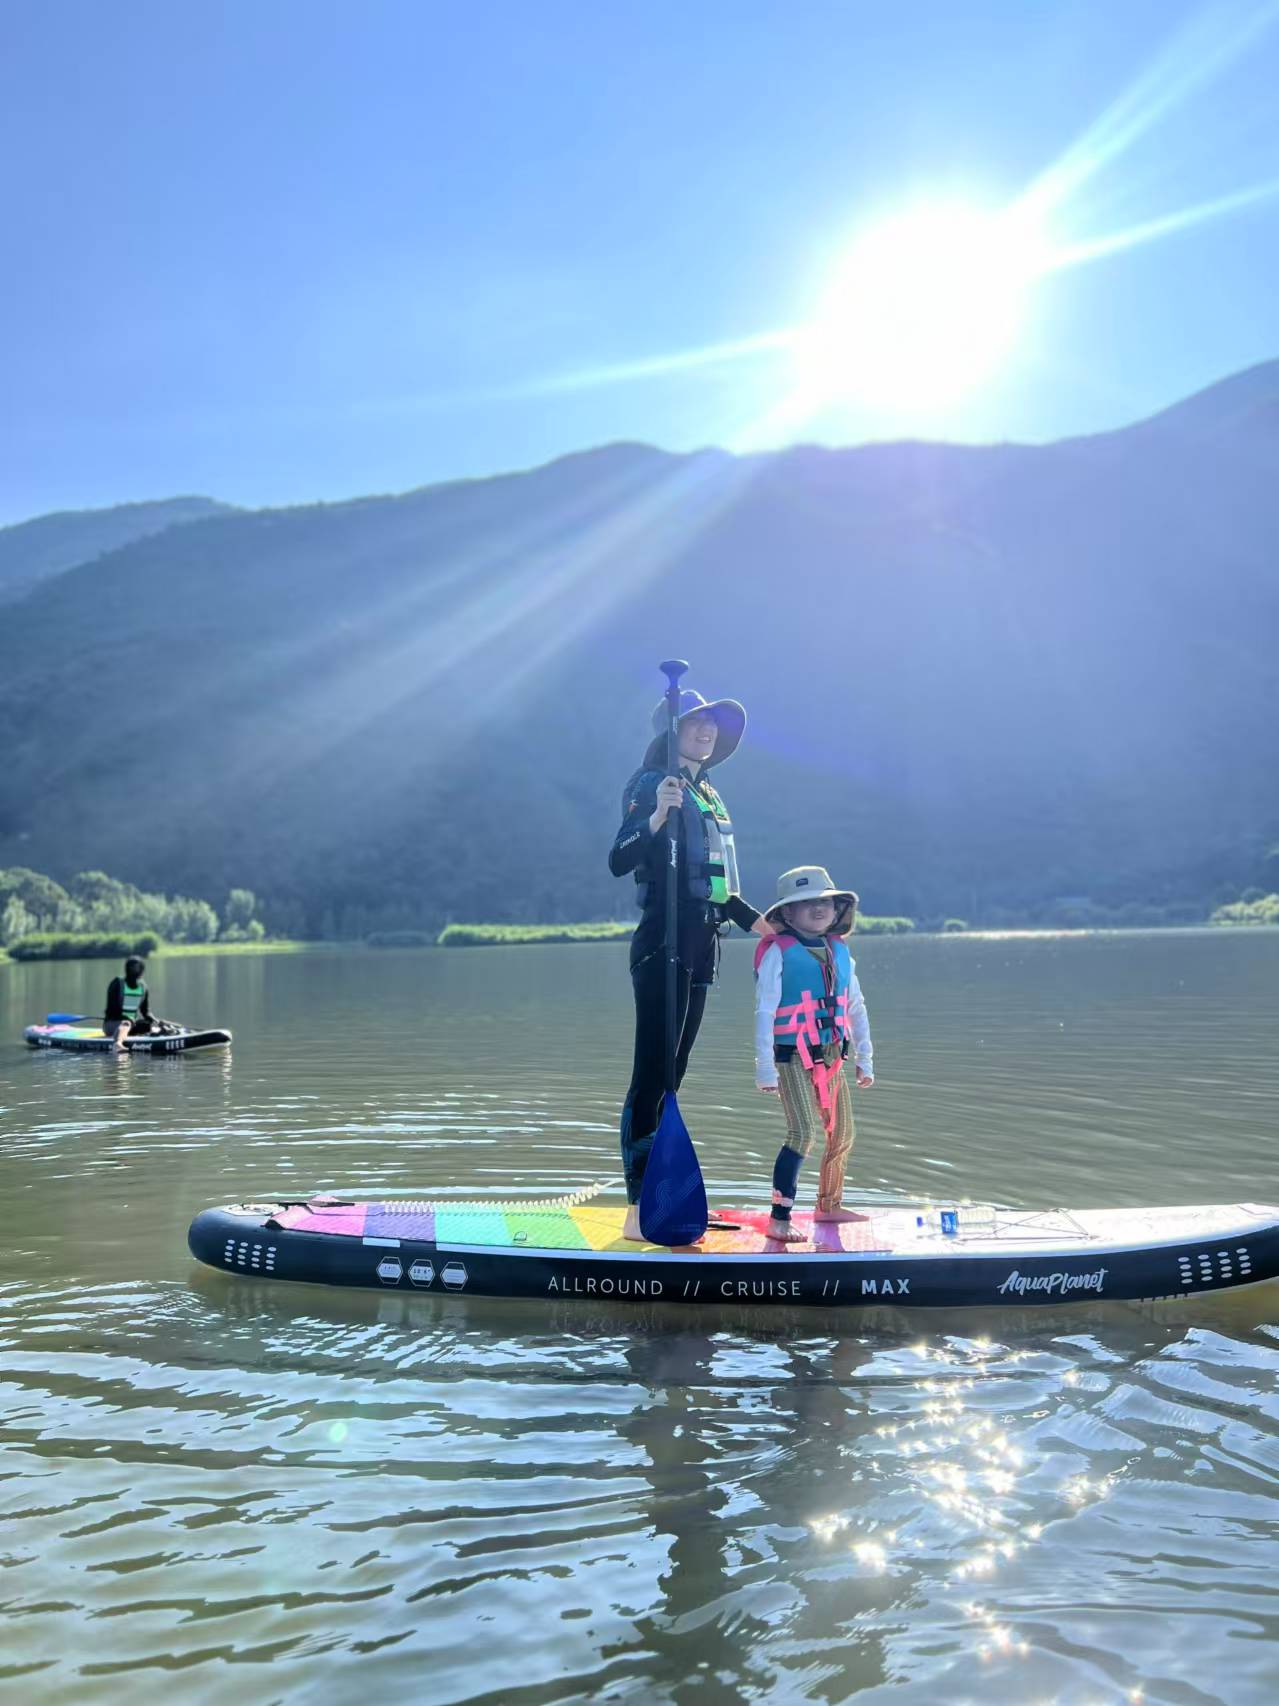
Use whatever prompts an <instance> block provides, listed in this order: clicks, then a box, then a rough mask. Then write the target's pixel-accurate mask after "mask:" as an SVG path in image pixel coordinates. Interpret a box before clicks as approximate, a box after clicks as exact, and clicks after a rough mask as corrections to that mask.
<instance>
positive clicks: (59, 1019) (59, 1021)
mask: <svg viewBox="0 0 1279 1706" xmlns="http://www.w3.org/2000/svg"><path fill="white" fill-rule="evenodd" d="M86 1017H87V1015H86V1014H84V1013H49V1014H47V1015H46V1017H45V1021H44V1022H45V1024H46V1025H78V1024H79V1023H80V1021H81V1020H82V1019H84V1018H86Z"/></svg>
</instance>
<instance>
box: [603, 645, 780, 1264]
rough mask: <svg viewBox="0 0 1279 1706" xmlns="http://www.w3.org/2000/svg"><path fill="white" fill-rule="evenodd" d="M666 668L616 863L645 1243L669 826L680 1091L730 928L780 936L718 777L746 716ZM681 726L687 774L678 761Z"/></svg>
mask: <svg viewBox="0 0 1279 1706" xmlns="http://www.w3.org/2000/svg"><path fill="white" fill-rule="evenodd" d="M662 668H663V670H665V671H667V674H668V679H669V680H670V682H671V689H670V692H669V693H668V695H667V698H666V699H663V700H662V701H661V702H660V703H659V704H658V706H657V709H656V710H655V711H654V713H653V728H654V730H655V731H656V733H655V738H654V739H653V741H652V742H651V744H650V745H649V748H648V750H647V751H646V752H645V754H644V760H643V763H642V764H641V766H640V768H639V769H638V770H637V771H636V772H635V774H634V775H633V776H632V777H631V779H630V781H629V782H628V783H627V784H626V787H625V790H624V791H623V795H622V826H621V828H620V829H619V830H618V832H617V835H616V836H615V837H614V840H613V846H612V848H611V849H610V852H609V856H608V864H609V869H610V870H611V871H612V873H613V875H614V876H615V877H624V876H628V875H631V874H632V873H633V874H634V877H635V881H636V883H637V884H638V886H639V900H640V921H639V924H638V925H637V927H636V930H635V934H634V936H633V937H632V938H631V958H630V964H631V985H632V988H633V991H634V996H635V1054H634V1063H633V1066H632V1069H631V1082H630V1087H629V1089H628V1090H627V1092H626V1100H625V1103H624V1104H623V1107H622V1120H621V1135H622V1166H623V1169H624V1171H625V1174H626V1199H627V1204H628V1207H627V1211H626V1221H625V1225H624V1227H623V1236H625V1237H627V1238H631V1239H636V1240H639V1239H641V1238H642V1237H643V1234H642V1233H641V1230H640V1212H639V1204H640V1198H641V1195H642V1194H643V1186H644V1175H645V1171H646V1169H647V1166H648V1160H649V1155H650V1152H651V1151H652V1147H653V1137H654V1134H655V1132H656V1130H657V1125H658V1120H659V1118H660V1116H661V1113H662V1104H663V1099H664V1092H665V1087H666V1078H667V1061H666V1054H667V1000H666V986H667V969H668V956H667V953H666V926H667V888H668V882H669V878H670V871H671V837H670V835H669V833H668V820H673V823H674V844H675V885H676V887H675V907H674V919H675V925H674V936H675V943H676V952H675V954H674V956H673V957H674V959H675V961H676V966H675V973H674V977H673V983H674V989H675V999H674V1088H676V1089H678V1087H679V1085H680V1083H681V1082H682V1081H683V1078H684V1074H685V1072H686V1071H687V1069H688V1061H689V1056H690V1054H691V1053H692V1049H693V1044H694V1043H695V1042H696V1040H697V1033H698V1030H699V1028H700V1026H701V1023H702V1014H703V1011H704V1009H705V1006H706V996H707V992H708V991H709V989H710V987H711V985H712V983H714V981H715V974H716V969H717V959H718V954H717V948H718V942H717V938H718V935H719V931H720V928H721V926H723V925H724V924H726V923H732V924H737V925H739V926H740V927H741V928H742V929H743V930H753V931H755V932H756V934H758V935H761V936H769V935H771V934H772V927H771V925H769V924H767V923H766V922H765V921H764V919H763V918H762V917H761V915H760V913H759V912H757V911H756V909H755V908H754V907H753V906H750V905H748V904H747V902H746V901H745V900H743V899H742V896H741V893H740V888H739V883H738V875H737V855H736V851H735V849H734V845H733V825H732V821H731V819H730V818H729V815H728V809H727V807H726V806H725V804H724V802H723V800H722V799H721V797H720V795H719V793H718V791H717V790H716V789H715V788H714V787H713V786H712V785H711V781H710V775H709V773H710V771H711V770H712V769H714V768H715V767H716V766H718V765H721V764H723V763H724V762H725V760H726V759H728V758H731V757H732V755H733V753H734V752H736V750H737V747H738V744H739V742H740V741H741V738H742V734H743V731H744V730H745V727H746V712H745V711H744V710H743V709H742V707H741V706H740V705H739V704H738V703H737V701H736V700H735V699H717V700H714V701H712V702H710V703H708V702H707V701H706V700H705V699H703V697H702V696H701V694H700V693H695V692H694V691H693V690H692V689H691V688H687V687H686V688H683V689H682V690H681V689H679V688H678V687H677V682H678V674H679V673H680V672H682V671H683V668H684V665H683V664H682V663H681V664H677V665H675V664H673V665H669V666H668V665H666V664H663V666H662ZM672 672H674V673H672ZM668 700H669V701H670V702H671V703H670V705H669V706H668ZM676 706H677V709H676V708H675V707H676ZM672 719H673V720H674V725H675V726H674V745H675V746H676V747H677V749H678V752H677V760H676V761H677V763H678V774H675V773H674V772H673V766H672V762H671V758H670V757H668V729H669V726H670V723H671V721H672ZM699 1184H700V1181H699Z"/></svg>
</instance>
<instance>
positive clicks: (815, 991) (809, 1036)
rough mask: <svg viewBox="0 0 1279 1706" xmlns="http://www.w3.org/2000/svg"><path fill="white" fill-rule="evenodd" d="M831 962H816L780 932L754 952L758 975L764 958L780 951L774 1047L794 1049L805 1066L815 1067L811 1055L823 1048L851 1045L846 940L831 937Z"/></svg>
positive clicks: (849, 968)
mask: <svg viewBox="0 0 1279 1706" xmlns="http://www.w3.org/2000/svg"><path fill="white" fill-rule="evenodd" d="M826 942H827V944H828V946H829V948H830V959H829V961H827V962H825V963H820V964H819V962H818V959H817V956H816V955H815V954H813V953H812V952H811V951H810V950H809V949H808V948H806V947H805V945H804V944H803V943H802V942H801V941H799V940H798V938H796V937H795V936H791V935H788V934H786V933H785V932H780V933H779V934H777V935H775V936H766V937H765V938H764V940H763V941H762V942H761V943H760V945H759V947H758V948H757V949H756V950H755V969H756V970H757V971H758V970H759V967H760V965H761V964H762V963H763V959H764V955H765V954H766V953H768V952H769V950H770V949H772V948H777V949H778V950H779V951H780V953H781V955H782V994H781V999H780V1001H779V1002H778V1003H777V1012H776V1013H775V1014H774V1016H773V1043H774V1046H776V1045H777V1044H779V1043H781V1044H787V1045H789V1046H790V1047H792V1048H794V1050H795V1052H796V1053H797V1054H798V1056H799V1058H800V1060H802V1061H803V1063H804V1065H805V1066H807V1067H811V1066H812V1064H813V1053H812V1051H813V1050H814V1049H815V1048H817V1047H819V1046H820V1045H822V1044H825V1043H832V1042H834V1043H844V1042H847V1041H848V1038H849V1036H850V1034H851V1027H850V1025H849V1020H848V991H849V988H850V986H851V984H852V978H853V960H852V955H851V954H850V953H849V952H848V943H847V942H845V940H844V938H843V937H842V936H828V937H827V938H826Z"/></svg>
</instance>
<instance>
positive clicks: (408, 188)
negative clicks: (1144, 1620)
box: [0, 0, 1279, 523]
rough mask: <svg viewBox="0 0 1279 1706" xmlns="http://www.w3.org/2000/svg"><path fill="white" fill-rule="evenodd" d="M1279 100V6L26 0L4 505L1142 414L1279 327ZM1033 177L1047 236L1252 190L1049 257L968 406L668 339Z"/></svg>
mask: <svg viewBox="0 0 1279 1706" xmlns="http://www.w3.org/2000/svg"><path fill="white" fill-rule="evenodd" d="M1277 88H1279V5H1276V4H1274V3H1265V4H1262V3H1257V0H1247V3H1245V0H1239V3H1237V4H1236V3H1230V4H1214V5H1208V6H1203V5H1182V4H1179V3H1177V0H1104V3H1102V0H1098V3H1094V0H1075V3H1069V0H1062V3H1060V4H1048V3H1043V4H1040V3H1037V0H1007V3H1005V0H985V3H981V0H945V3H943V0H936V3H934V0H916V3H910V0H903V3H902V4H901V5H899V6H893V7H889V6H884V5H882V4H879V3H878V0H842V3H838V4H836V3H829V0H732V3H729V0H700V3H698V0H679V3H667V0H643V3H640V0H616V3H613V4H608V5H600V4H595V3H594V0H577V3H568V0H536V4H534V3H532V0H529V3H525V0H518V3H517V0H505V3H502V4H494V3H489V4H484V3H474V0H473V3H470V4H465V5H462V4H459V5H445V4H428V3H425V0H412V3H410V0H362V3H360V4H358V5H357V4H356V3H355V0H350V3H347V4H341V5H339V4H334V3H332V0H308V3H305V4H304V3H300V0H267V3H258V4H250V3H249V0H222V3H220V4H216V5H215V4H212V3H204V4H202V3H200V0H188V3H186V4H182V5H177V6H175V5H172V4H170V3H169V0H164V3H162V4H161V3H155V4H152V3H138V0H115V3H114V4H112V5H109V6H107V5H101V4H99V3H97V0H94V3H92V4H80V3H76V4H68V3H66V0H44V3H43V4H42V5H40V6H38V7H37V6H36V5H35V4H32V3H30V0H19V3H16V4H13V5H11V6H9V7H7V8H5V9H4V12H3V16H2V17H0V144H2V151H0V159H2V160H3V167H0V173H2V176H0V184H2V185H3V207H4V212H3V222H4V230H5V235H6V238H7V242H6V245H5V248H6V264H5V266H4V268H3V269H2V271H0V339H2V340H3V342H2V345H0V351H2V363H0V368H2V373H3V386H4V394H5V403H6V405H7V406H6V408H5V410H4V413H3V417H2V420H0V435H2V436H0V523H3V522H12V521H16V520H20V519H22V518H24V517H27V516H30V515H35V514H40V513H43V512H45V511H47V510H50V509H57V508H71V507H80V506H86V505H98V504H108V503H115V502H121V501H125V500H131V499H138V498H146V497H162V496H168V495H172V494H175V493H181V492H204V493H208V494H209V495H211V496H215V497H220V498H224V499H226V500H228V501H232V502H238V503H246V504H276V503H299V502H306V501H310V500H313V499H335V498H341V497H345V496H352V495H356V494H361V493H368V492H384V491H394V490H402V489H405V488H408V487H412V486H417V485H422V484H425V483H428V482H431V481H435V480H441V479H449V478H453V477H457V476H461V475H473V474H483V473H489V472H495V471H498V470H502V469H506V468H512V467H520V466H526V465H529V464H532V463H536V462H540V461H544V460H546V459H548V458H550V457H552V456H555V455H559V454H562V453H564V452H566V451H570V450H574V449H580V448H585V447H588V446H591V445H595V444H600V443H606V442H609V441H612V440H616V439H642V440H646V441H650V442H653V443H657V444H661V445H664V446H667V447H669V448H672V449H688V448H692V447H695V446H698V445H703V444H708V443H726V444H731V445H753V444H766V443H769V442H777V441H781V440H785V439H788V438H803V439H819V440H822V441H824V442H830V443H857V442H861V441H864V440H866V439H871V438H875V437H882V436H900V435H901V434H903V433H920V434H924V435H927V436H930V437H943V436H944V437H950V438H957V439H968V440H987V439H992V438H1023V439H1048V438H1054V437H1059V436H1062V435H1065V434H1070V433H1077V432H1087V431H1096V430H1100V429H1104V428H1107V427H1111V426H1116V425H1121V424H1123V423H1124V422H1126V421H1128V420H1131V419H1134V418H1137V417H1139V416H1141V415H1143V414H1147V413H1150V412H1153V411H1154V410H1155V409H1158V408H1160V407H1162V406H1164V405H1166V404H1168V403H1170V402H1173V401H1175V400H1176V399H1177V398H1179V397H1181V396H1183V395H1186V394H1188V393H1189V392H1191V391H1193V390H1195V389H1197V388H1199V387H1201V386H1203V385H1205V384H1208V383H1211V382H1212V381H1213V380H1215V379H1217V378H1221V377H1223V376H1225V375H1226V374H1228V373H1231V372H1233V371H1236V370H1237V369H1239V368H1242V367H1246V366H1248V365H1250V364H1252V363H1254V362H1258V361H1263V360H1268V359H1271V358H1274V357H1279V292H1276V290H1275V288H1274V280H1275V278H1276V277H1277V276H1279V195H1276V194H1274V193H1272V192H1273V191H1274V190H1275V189H1276V188H1277V187H1279V126H1277V125H1276V124H1275V121H1274V112H1275V98H1274V91H1275V90H1276V89H1277ZM1063 161H1067V162H1069V163H1070V164H1071V166H1072V168H1073V167H1078V170H1073V169H1072V171H1071V172H1070V173H1069V174H1068V175H1066V174H1063V173H1062V172H1061V170H1060V166H1061V163H1062V162H1063ZM1054 168H1057V170H1056V171H1055V170H1054ZM1035 186H1038V190H1039V193H1040V199H1041V201H1042V200H1044V198H1045V197H1046V198H1047V201H1048V202H1049V203H1050V204H1051V206H1050V213H1051V225H1052V237H1053V241H1054V243H1056V244H1057V245H1059V246H1060V248H1061V250H1062V252H1063V253H1064V252H1066V251H1068V250H1071V249H1073V250H1075V251H1076V252H1077V251H1078V250H1079V249H1080V248H1081V247H1084V246H1087V245H1089V244H1096V243H1099V242H1102V241H1104V240H1109V239H1114V238H1116V237H1117V236H1120V235H1122V234H1124V233H1131V232H1133V231H1135V230H1137V229H1139V228H1142V227H1146V226H1149V225H1150V224H1151V223H1152V222H1160V221H1167V220H1169V219H1170V217H1171V216H1175V215H1178V214H1180V213H1182V212H1184V211H1185V210H1187V209H1195V208H1204V207H1211V206H1213V205H1216V204H1221V203H1222V202H1223V201H1226V202H1227V204H1228V205H1227V207H1226V209H1225V210H1223V211H1219V212H1217V213H1215V214H1212V215H1210V216H1207V217H1203V218H1196V219H1193V220H1191V221H1190V222H1188V223H1186V224H1185V225H1184V226H1182V227H1181V228H1180V229H1176V230H1172V231H1169V232H1165V233H1164V234H1163V235H1160V236H1157V237H1154V238H1151V239H1149V240H1146V241H1138V242H1132V243H1130V244H1128V245H1127V246H1123V245H1120V246H1116V247H1113V248H1112V249H1110V250H1108V252H1105V253H1103V254H1099V255H1097V256H1095V257H1094V258H1091V259H1088V260H1086V261H1083V262H1081V263H1080V264H1069V265H1067V264H1062V265H1060V266H1057V267H1054V268H1053V269H1052V270H1050V271H1049V272H1048V273H1047V274H1046V275H1045V276H1043V277H1041V278H1039V279H1037V281H1036V283H1035V286H1034V289H1033V291H1032V292H1031V293H1030V295H1029V297H1028V298H1027V301H1026V305H1025V320H1024V324H1023V325H1022V327H1021V331H1020V335H1019V336H1018V338H1017V340H1016V342H1015V345H1014V347H1013V348H1011V349H1010V350H1009V351H1008V352H1007V354H1006V356H1005V358H1004V360H1003V361H1002V363H1001V364H1000V365H998V366H997V367H996V368H995V370H994V371H992V372H991V373H990V374H989V375H987V376H986V377H985V378H984V379H983V381H982V382H981V383H979V384H977V385H975V386H973V387H972V388H970V389H969V390H968V391H966V392H965V394H964V395H963V396H962V397H960V398H958V399H957V400H953V401H950V402H948V403H947V404H946V405H945V406H944V407H940V408H939V407H935V406H934V407H930V408H927V409H922V410H917V409H914V408H913V407H912V405H911V404H910V403H909V402H904V403H902V404H901V405H900V406H899V405H898V403H897V402H896V401H894V402H893V403H891V404H886V403H885V402H884V400H883V399H882V398H881V399H879V400H878V401H876V402H868V401H867V400H866V399H865V398H861V397H857V396H835V397H834V398H826V399H824V400H823V403H822V406H821V407H820V408H814V409H813V410H811V411H810V412H809V414H807V415H803V416H800V417H796V416H795V415H794V413H793V412H792V413H790V414H787V412H786V410H785V409H784V408H782V407H781V405H782V404H783V403H784V400H785V399H786V398H787V396H788V395H789V394H790V393H791V391H792V389H793V378H794V374H793V357H792V354H791V353H790V352H789V350H788V349H787V348H785V347H781V348H763V349H760V348H754V347H748V349H747V352H746V353H743V354H741V355H739V356H737V357H736V358H731V359H730V358H727V357H725V358H723V359H717V360H715V361H713V362H709V363H705V364H698V363H697V362H681V361H676V362H673V363H671V364H670V365H669V366H666V365H664V358H667V357H687V356H689V355H691V354H695V353H696V352H699V351H705V350H707V349H708V348H709V349H722V348H723V347H724V346H726V345H728V346H731V345H734V344H738V343H745V344H747V345H748V346H751V345H752V341H753V340H758V339H760V338H761V337H763V336H764V335H766V334H772V333H776V332H778V331H780V330H784V329H785V328H793V327H795V326H798V325H803V324H805V323H806V320H807V318H808V317H811V314H812V312H813V307H814V303H815V302H816V301H817V300H818V299H819V298H820V297H821V294H822V290H823V286H824V283H825V282H826V281H828V280H829V279H830V277H831V275H832V268H833V267H834V266H835V265H836V262H837V261H838V258H839V256H840V255H841V253H843V252H844V250H845V249H846V247H847V245H848V244H849V242H850V241H851V240H852V239H853V238H854V237H855V235H856V234H857V233H858V232H859V231H861V230H863V229H865V228H867V227H868V226H873V225H874V223H875V222H876V221H882V220H883V219H885V218H891V217H892V216H893V214H894V213H895V211H897V210H899V209H900V208H902V207H905V206H915V205H917V204H919V203H920V202H921V201H922V202H923V203H925V204H926V203H928V202H930V201H931V200H935V199H936V198H938V197H942V198H948V199H949V200H951V201H954V200H955V199H956V198H959V199H960V200H962V201H967V202H973V203H976V204H978V205H981V206H987V207H998V206H1005V205H1008V204H1012V203H1015V202H1017V201H1018V199H1019V198H1024V197H1025V196H1026V195H1027V194H1028V192H1031V191H1032V188H1033V187H1035ZM1050 191H1051V193H1049V192H1050ZM1241 192H1246V193H1243V194H1241ZM1230 198H1234V205H1229V204H1230ZM937 270H938V272H939V273H942V274H944V272H945V271H946V268H945V266H944V264H942V265H939V267H938V269H937ZM637 367H639V368H641V369H642V371H639V372H636V371H635V369H636V368H637ZM779 410H780V412H779Z"/></svg>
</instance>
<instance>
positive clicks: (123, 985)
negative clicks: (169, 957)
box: [120, 978, 147, 1022]
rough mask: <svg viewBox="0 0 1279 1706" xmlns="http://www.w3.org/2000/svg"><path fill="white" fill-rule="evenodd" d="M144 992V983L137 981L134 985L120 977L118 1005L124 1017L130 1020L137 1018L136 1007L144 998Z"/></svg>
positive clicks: (145, 990) (145, 991) (145, 988)
mask: <svg viewBox="0 0 1279 1706" xmlns="http://www.w3.org/2000/svg"><path fill="white" fill-rule="evenodd" d="M146 993H147V986H146V984H145V983H139V984H137V985H136V986H135V985H133V984H131V983H129V982H127V981H126V979H124V978H121V979H120V1006H121V1009H122V1010H123V1013H124V1016H125V1018H126V1019H128V1020H129V1021H130V1022H132V1021H133V1020H134V1019H136V1018H137V1016H138V1008H139V1007H141V1005H142V1003H143V1001H144V1000H145V999H146Z"/></svg>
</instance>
